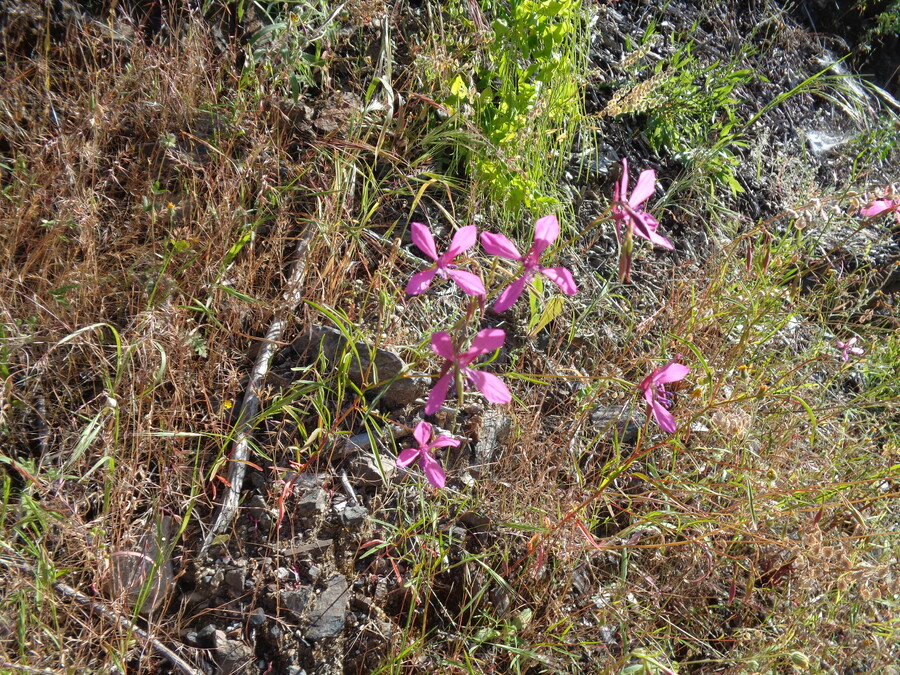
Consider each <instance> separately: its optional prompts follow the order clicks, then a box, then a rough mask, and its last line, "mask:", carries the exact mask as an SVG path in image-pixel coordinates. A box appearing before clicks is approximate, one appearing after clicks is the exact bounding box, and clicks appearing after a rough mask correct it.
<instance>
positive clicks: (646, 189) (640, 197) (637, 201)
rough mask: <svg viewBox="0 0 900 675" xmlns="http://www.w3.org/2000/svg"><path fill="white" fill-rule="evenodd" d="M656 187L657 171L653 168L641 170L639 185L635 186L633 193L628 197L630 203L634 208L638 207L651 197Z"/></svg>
mask: <svg viewBox="0 0 900 675" xmlns="http://www.w3.org/2000/svg"><path fill="white" fill-rule="evenodd" d="M654 189H656V172H655V171H654V170H653V169H645V170H644V171H641V175H640V176H638V182H637V185H635V186H634V191H633V192H632V193H631V197H629V198H628V205H629V206H631V207H632V208H637V207H638V206H640V205H641V204H643V203H644V202H645V201H647V200H648V199H650V197H651V196H652V195H653V191H654Z"/></svg>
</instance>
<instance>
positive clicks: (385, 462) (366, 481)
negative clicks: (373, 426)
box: [349, 451, 397, 487]
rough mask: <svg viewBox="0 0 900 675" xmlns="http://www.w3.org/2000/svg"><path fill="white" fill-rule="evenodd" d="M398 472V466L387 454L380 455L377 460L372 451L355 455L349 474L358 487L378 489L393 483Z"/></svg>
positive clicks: (351, 461)
mask: <svg viewBox="0 0 900 675" xmlns="http://www.w3.org/2000/svg"><path fill="white" fill-rule="evenodd" d="M396 472H397V465H396V464H395V463H394V460H392V459H391V458H390V457H388V456H387V453H379V455H378V458H377V459H376V457H375V455H374V453H372V452H371V451H369V452H365V453H364V454H359V455H355V456H354V457H352V458H351V459H350V462H349V473H350V474H351V475H352V476H353V478H354V481H353V482H354V483H355V484H356V485H361V486H363V487H378V486H380V485H386V484H388V483H390V482H391V479H393V477H394V474H395V473H396Z"/></svg>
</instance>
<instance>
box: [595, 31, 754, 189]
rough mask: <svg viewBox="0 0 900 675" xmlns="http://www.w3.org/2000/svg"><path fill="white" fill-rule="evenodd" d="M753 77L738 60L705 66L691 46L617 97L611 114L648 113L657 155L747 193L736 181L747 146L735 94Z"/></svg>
mask: <svg viewBox="0 0 900 675" xmlns="http://www.w3.org/2000/svg"><path fill="white" fill-rule="evenodd" d="M753 77H754V75H753V71H752V70H746V69H741V68H738V62H737V61H736V60H733V61H731V62H730V63H721V62H719V61H713V62H712V63H709V64H706V65H704V64H702V63H700V61H699V60H698V59H697V57H696V56H695V55H694V53H693V44H692V43H691V42H687V43H686V44H684V45H682V46H681V47H680V48H679V49H678V50H677V51H676V52H675V53H674V54H673V55H672V56H671V58H669V60H668V61H665V62H662V61H661V62H659V63H657V64H656V66H655V67H654V70H653V75H652V76H651V77H650V78H648V79H645V80H644V81H642V82H640V83H638V84H637V85H636V86H634V87H633V88H632V89H629V90H626V91H625V93H624V94H617V95H616V96H614V97H613V100H612V101H611V102H610V105H609V106H608V107H607V112H608V114H612V115H621V114H637V113H644V114H646V120H647V122H646V127H645V131H646V134H647V139H648V140H649V141H650V145H651V147H652V148H653V150H654V151H655V152H657V153H663V152H665V153H668V154H671V155H674V157H675V158H676V159H677V160H679V161H680V162H682V163H683V164H684V165H685V166H688V167H691V168H692V169H695V170H697V172H698V173H699V174H700V175H705V176H708V177H709V178H710V179H711V181H712V182H713V185H712V186H711V187H712V188H714V187H715V184H717V183H721V184H725V185H727V186H728V187H729V188H730V189H731V191H732V192H734V193H738V192H742V191H743V190H742V188H741V186H740V184H739V183H738V182H737V180H736V179H735V177H734V169H735V167H736V166H737V164H738V158H737V157H736V156H735V155H734V152H733V148H735V147H739V146H742V145H743V142H742V141H741V138H740V131H739V130H740V129H741V128H742V127H741V121H740V120H739V119H738V117H737V114H736V110H737V107H738V105H739V103H740V101H738V99H737V98H735V96H734V91H735V89H737V88H738V87H740V86H742V85H744V84H747V83H748V82H749V81H750V80H751V79H752V78H753Z"/></svg>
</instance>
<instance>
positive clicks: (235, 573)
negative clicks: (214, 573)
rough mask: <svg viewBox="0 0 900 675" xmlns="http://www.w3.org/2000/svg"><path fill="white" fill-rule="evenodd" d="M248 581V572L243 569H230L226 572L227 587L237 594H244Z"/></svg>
mask: <svg viewBox="0 0 900 675" xmlns="http://www.w3.org/2000/svg"><path fill="white" fill-rule="evenodd" d="M246 580H247V570H245V569H243V568H242V567H238V568H235V569H230V570H227V571H226V572H225V586H227V587H228V590H229V591H231V592H232V593H235V594H241V593H243V592H244V582H245V581H246Z"/></svg>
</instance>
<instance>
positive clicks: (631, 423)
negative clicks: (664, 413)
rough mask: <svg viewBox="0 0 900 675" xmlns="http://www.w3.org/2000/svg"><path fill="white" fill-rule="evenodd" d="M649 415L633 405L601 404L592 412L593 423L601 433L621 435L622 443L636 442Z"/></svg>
mask: <svg viewBox="0 0 900 675" xmlns="http://www.w3.org/2000/svg"><path fill="white" fill-rule="evenodd" d="M646 420H647V416H646V415H644V413H643V412H641V411H640V410H637V409H636V408H635V406H631V405H610V406H600V407H598V408H596V409H595V410H594V411H593V412H592V413H591V424H592V425H593V427H594V429H595V430H596V431H597V432H598V433H601V434H604V435H609V436H610V437H612V435H613V434H618V435H619V441H621V442H622V443H634V442H635V441H636V440H637V437H638V432H639V431H640V430H641V429H642V428H643V427H644V423H645V422H646Z"/></svg>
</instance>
